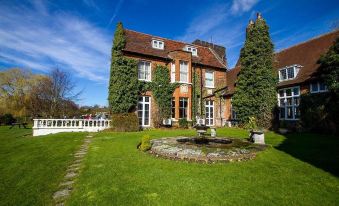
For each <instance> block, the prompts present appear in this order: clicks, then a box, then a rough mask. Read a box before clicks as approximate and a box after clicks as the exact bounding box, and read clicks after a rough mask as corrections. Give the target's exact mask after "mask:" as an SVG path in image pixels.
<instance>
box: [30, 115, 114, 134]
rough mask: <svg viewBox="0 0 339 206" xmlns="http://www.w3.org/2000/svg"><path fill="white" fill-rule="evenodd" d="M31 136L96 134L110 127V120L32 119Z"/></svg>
mask: <svg viewBox="0 0 339 206" xmlns="http://www.w3.org/2000/svg"><path fill="white" fill-rule="evenodd" d="M33 121H34V124H33V136H40V135H47V134H55V133H59V132H98V131H101V130H104V129H108V128H110V127H111V120H97V119H91V120H87V119H34V120H33Z"/></svg>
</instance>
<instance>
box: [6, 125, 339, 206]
mask: <svg viewBox="0 0 339 206" xmlns="http://www.w3.org/2000/svg"><path fill="white" fill-rule="evenodd" d="M31 132H32V131H31V130H30V129H28V130H25V129H12V130H9V129H8V127H0V141H1V143H0V200H1V201H0V205H51V204H52V194H53V193H54V192H55V191H56V190H57V188H58V184H59V182H60V181H61V180H62V177H63V176H64V175H65V170H66V168H67V165H68V164H70V163H71V162H72V158H73V156H72V155H71V154H72V153H74V152H75V151H76V150H77V149H78V148H79V147H80V145H81V143H82V140H83V137H84V136H85V135H86V133H63V134H56V135H48V136H43V137H32V136H31ZM217 132H218V136H221V137H237V138H246V137H247V132H246V131H244V130H241V129H227V128H223V129H218V130H217ZM194 133H195V132H194V131H193V130H151V131H144V132H134V133H113V132H101V133H96V134H95V136H94V137H93V141H92V143H91V145H90V149H89V151H88V154H87V156H86V157H85V160H84V162H83V169H82V172H81V174H80V176H79V177H78V179H77V180H76V183H75V185H74V186H75V187H74V190H73V191H72V195H71V197H70V198H69V199H68V201H67V202H66V203H67V205H272V204H275V205H339V195H338V194H339V151H338V148H339V138H338V137H329V136H324V135H316V134H291V135H286V136H282V135H278V134H275V133H272V132H269V133H267V134H266V142H267V143H268V144H270V145H272V147H270V148H269V149H267V150H266V151H264V152H262V153H260V154H259V155H258V157H257V158H256V159H255V160H252V161H248V162H237V163H218V164H198V163H187V162H180V161H171V160H166V159H162V158H156V157H154V156H151V155H149V154H147V153H143V152H140V151H138V150H137V149H136V145H137V144H138V142H139V140H140V138H141V136H142V135H144V134H149V135H150V136H151V137H152V138H160V137H170V136H178V135H194Z"/></svg>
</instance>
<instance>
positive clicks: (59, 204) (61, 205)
mask: <svg viewBox="0 0 339 206" xmlns="http://www.w3.org/2000/svg"><path fill="white" fill-rule="evenodd" d="M64 205H65V203H63V202H60V203H58V204H56V205H55V206H64Z"/></svg>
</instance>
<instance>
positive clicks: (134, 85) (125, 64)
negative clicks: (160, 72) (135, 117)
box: [108, 22, 138, 114]
mask: <svg viewBox="0 0 339 206" xmlns="http://www.w3.org/2000/svg"><path fill="white" fill-rule="evenodd" d="M125 44H126V39H125V35H124V29H123V25H122V23H121V22H119V23H118V24H117V27H116V30H115V34H114V40H113V47H112V58H111V71H110V81H109V89H108V90H109V91H108V92H109V95H108V101H109V107H110V109H111V111H112V113H113V114H118V113H128V112H133V110H134V109H135V107H136V104H137V101H138V68H137V63H136V61H135V60H133V59H130V58H126V57H124V56H123V55H122V49H123V48H124V47H125Z"/></svg>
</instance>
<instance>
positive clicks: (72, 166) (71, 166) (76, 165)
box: [68, 163, 80, 168]
mask: <svg viewBox="0 0 339 206" xmlns="http://www.w3.org/2000/svg"><path fill="white" fill-rule="evenodd" d="M76 167H80V164H79V163H78V164H72V165H70V166H68V168H76Z"/></svg>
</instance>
